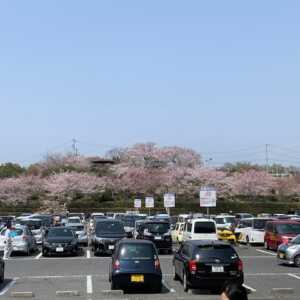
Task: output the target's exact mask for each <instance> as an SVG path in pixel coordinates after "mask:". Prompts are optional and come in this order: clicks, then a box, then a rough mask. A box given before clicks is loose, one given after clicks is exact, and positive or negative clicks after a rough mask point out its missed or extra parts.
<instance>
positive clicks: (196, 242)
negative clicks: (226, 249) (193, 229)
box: [185, 240, 232, 247]
mask: <svg viewBox="0 0 300 300" xmlns="http://www.w3.org/2000/svg"><path fill="white" fill-rule="evenodd" d="M185 244H191V245H193V246H204V245H227V246H231V245H230V244H228V243H226V242H223V241H218V240H216V241H214V240H191V241H186V242H185ZM231 247H232V246H231Z"/></svg>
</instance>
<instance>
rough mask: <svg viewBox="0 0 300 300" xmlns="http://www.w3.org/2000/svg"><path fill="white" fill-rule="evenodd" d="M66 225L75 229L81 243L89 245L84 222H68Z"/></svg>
mask: <svg viewBox="0 0 300 300" xmlns="http://www.w3.org/2000/svg"><path fill="white" fill-rule="evenodd" d="M66 227H68V228H71V229H72V230H73V231H74V233H75V235H76V237H77V240H78V243H79V244H82V245H85V246H88V234H87V230H86V228H85V226H84V225H83V224H80V223H78V224H67V226H66Z"/></svg>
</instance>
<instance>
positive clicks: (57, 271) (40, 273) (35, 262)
mask: <svg viewBox="0 0 300 300" xmlns="http://www.w3.org/2000/svg"><path fill="white" fill-rule="evenodd" d="M237 251H238V253H239V255H240V257H241V259H242V261H243V263H244V272H245V286H246V287H247V289H248V290H249V292H251V293H250V295H249V299H281V298H278V297H285V298H283V299H298V298H299V297H298V295H299V294H300V269H299V268H295V267H291V266H282V265H278V264H277V261H276V255H275V253H274V252H271V251H265V250H264V249H263V248H262V247H247V246H239V247H237ZM110 261H111V258H110V257H109V256H107V257H103V256H101V257H99V256H97V257H95V256H94V255H93V253H92V252H91V251H90V249H89V248H83V251H82V253H81V254H80V255H79V256H77V257H47V258H44V257H42V255H41V253H40V252H37V253H34V254H32V256H30V257H24V256H21V255H14V256H12V257H11V258H10V259H9V260H8V261H6V271H5V278H6V279H5V282H4V284H3V285H2V286H1V287H0V296H1V299H12V298H14V297H15V298H18V299H22V298H24V299H25V298H26V299H28V298H30V297H34V298H35V299H41V300H50V299H64V298H68V299H78V300H80V299H86V300H93V299H112V298H117V299H152V300H155V299H199V300H201V299H203V300H206V299H219V296H218V295H211V294H210V293H209V291H204V290H201V291H197V290H193V291H191V292H189V293H185V292H184V291H183V288H182V285H181V283H180V282H175V281H174V280H173V268H172V255H161V256H160V261H161V267H162V271H163V274H164V288H163V291H162V293H161V294H151V293H144V292H141V291H132V292H130V293H128V294H124V295H123V294H120V292H119V291H113V292H112V291H110V284H109V281H108V270H109V263H110ZM276 297H277V298H276Z"/></svg>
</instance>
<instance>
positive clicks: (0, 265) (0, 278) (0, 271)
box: [0, 257, 5, 283]
mask: <svg viewBox="0 0 300 300" xmlns="http://www.w3.org/2000/svg"><path fill="white" fill-rule="evenodd" d="M4 269H5V264H4V260H3V259H2V257H0V283H3V282H4Z"/></svg>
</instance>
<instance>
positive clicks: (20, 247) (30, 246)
mask: <svg viewBox="0 0 300 300" xmlns="http://www.w3.org/2000/svg"><path fill="white" fill-rule="evenodd" d="M11 231H12V251H13V252H22V253H25V254H26V255H28V256H29V255H30V253H32V252H35V251H36V250H37V244H36V241H35V238H34V236H33V234H32V233H31V231H30V230H29V229H28V227H27V226H23V225H16V226H15V227H14V228H12V229H11ZM5 232H6V228H3V229H2V230H1V233H0V251H4V246H5V240H6V238H5Z"/></svg>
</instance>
